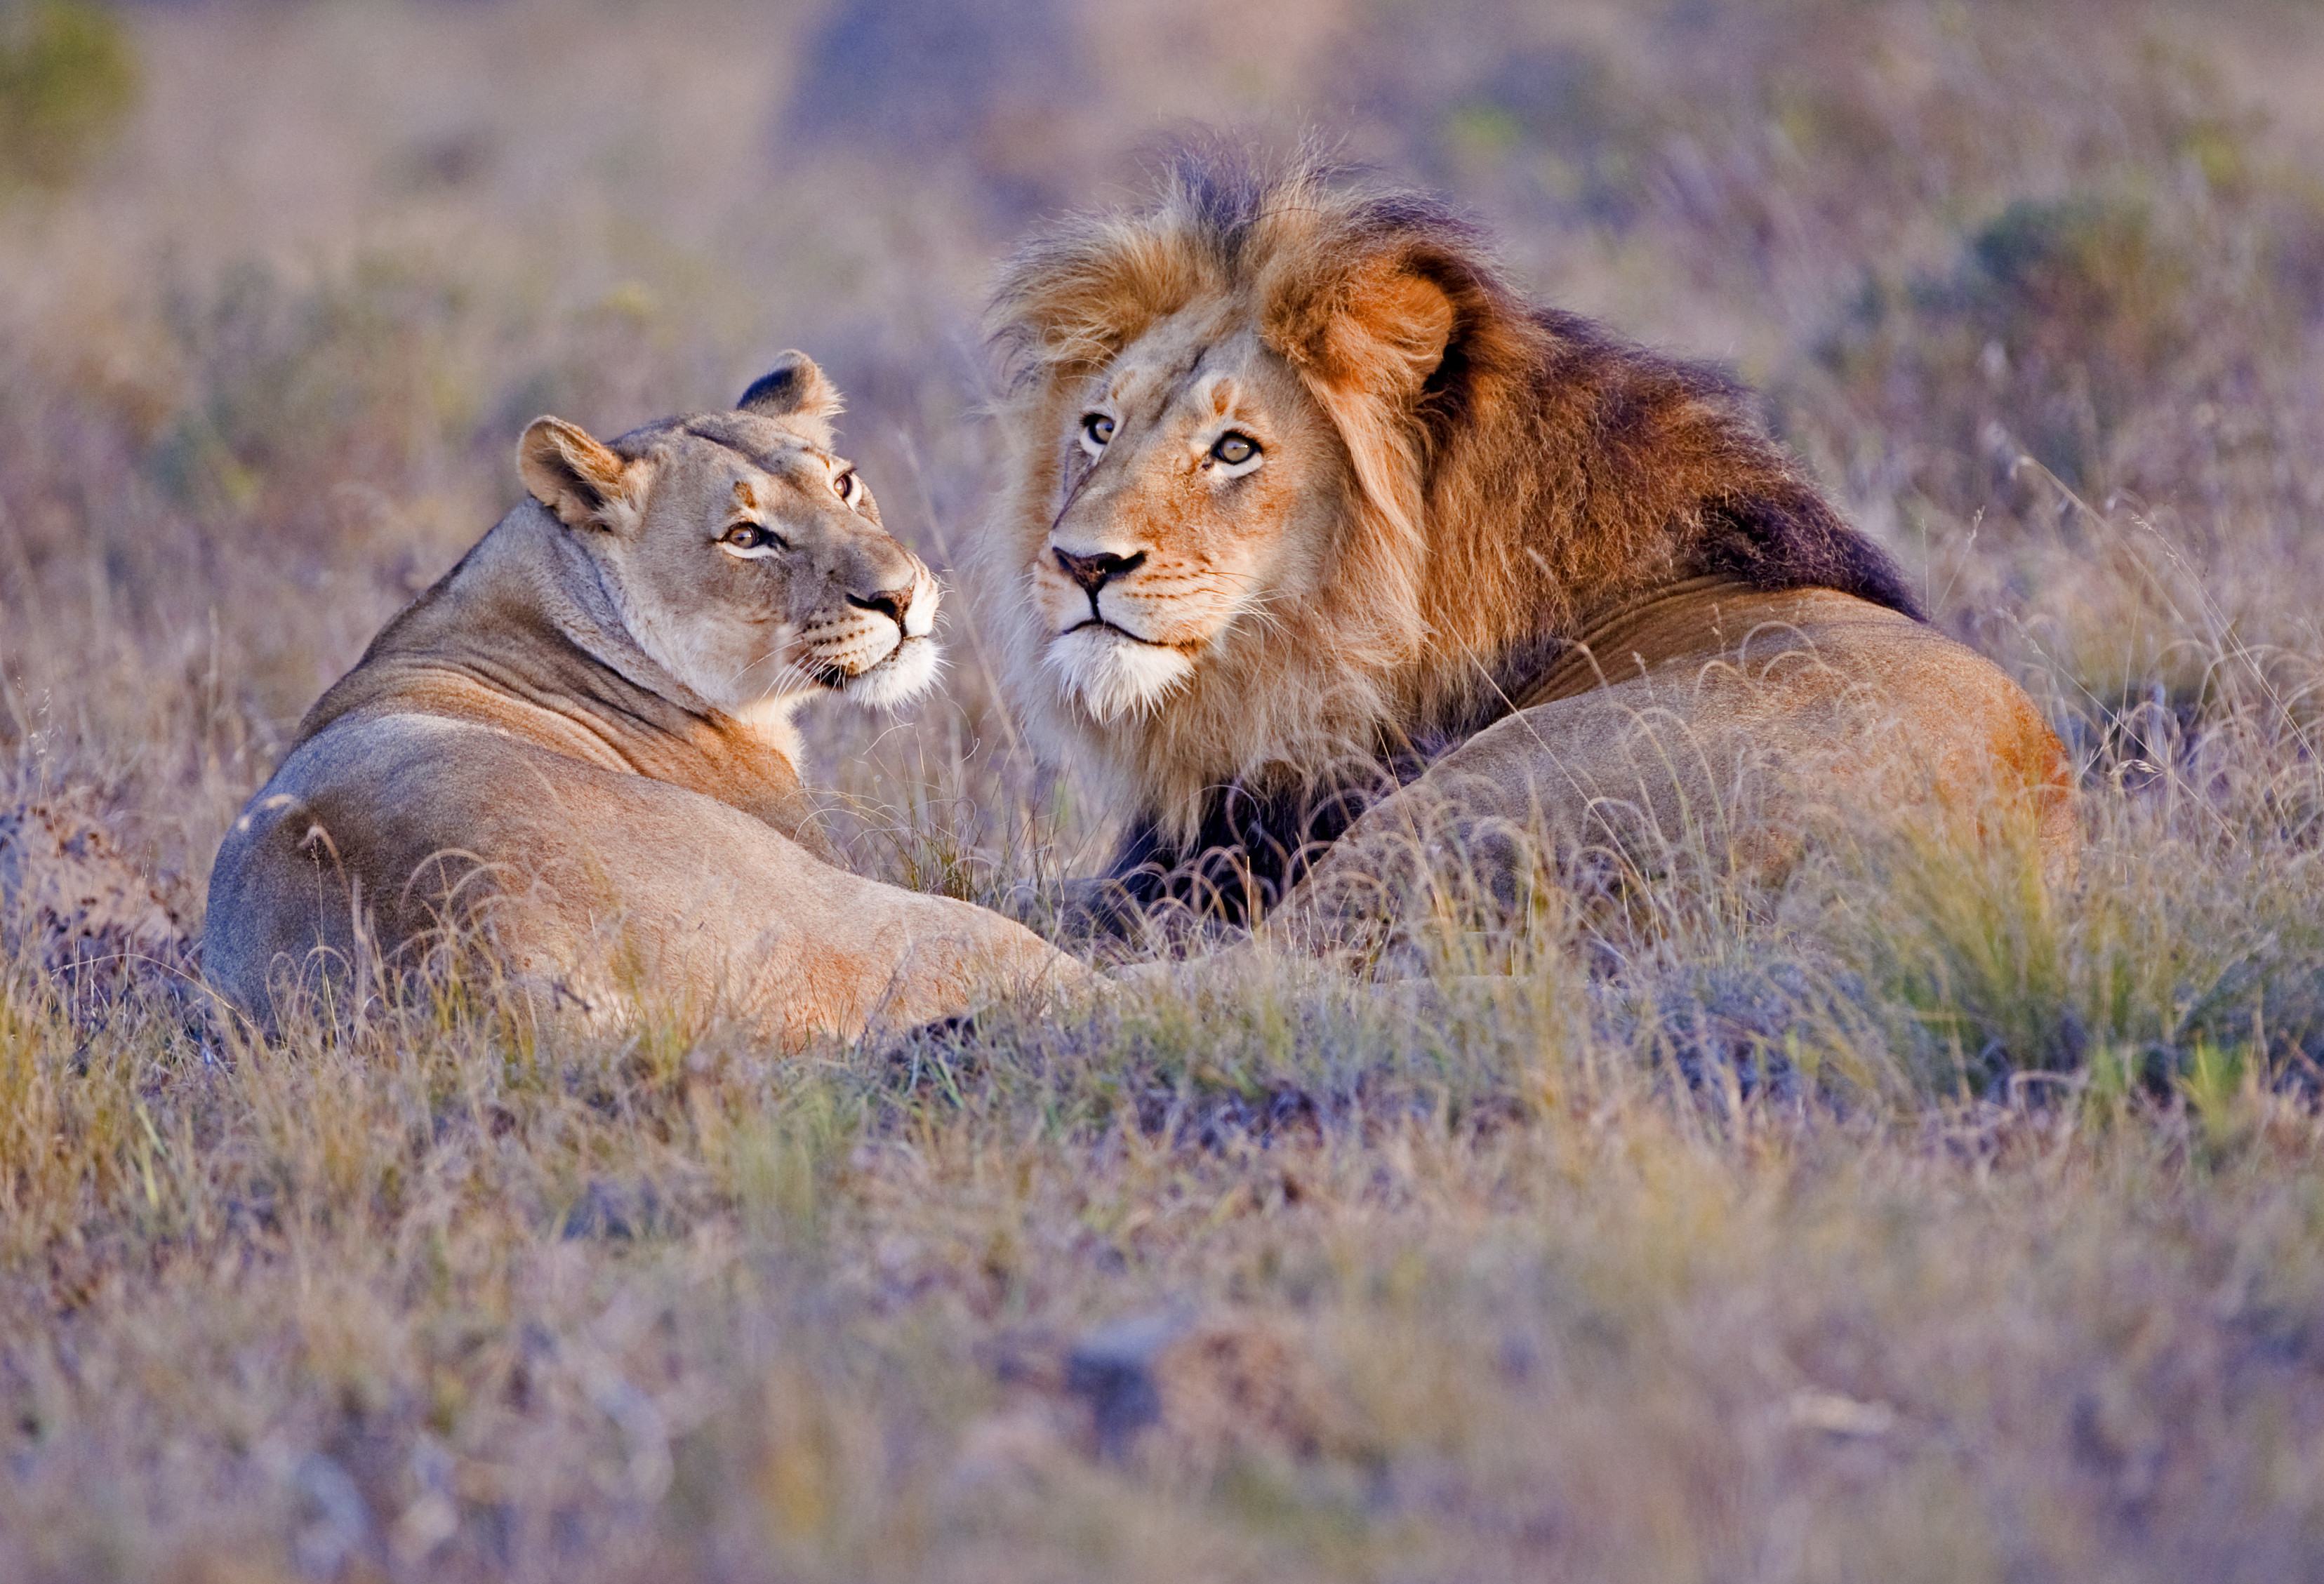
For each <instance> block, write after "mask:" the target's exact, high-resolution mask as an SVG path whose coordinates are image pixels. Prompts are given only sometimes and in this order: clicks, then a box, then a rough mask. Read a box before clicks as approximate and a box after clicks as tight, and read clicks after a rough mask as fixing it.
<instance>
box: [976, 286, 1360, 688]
mask: <svg viewBox="0 0 2324 1584" xmlns="http://www.w3.org/2000/svg"><path fill="white" fill-rule="evenodd" d="M1072 397H1073V399H1072V400H1071V401H1068V402H1066V403H1065V405H1064V406H1063V407H1062V408H1061V409H1060V410H1059V411H1060V416H1061V417H1062V419H1063V423H1062V428H1061V432H1059V433H1058V434H1057V435H1056V437H1055V444H1056V459H1057V460H1056V468H1057V502H1056V504H1057V510H1056V515H1055V517H1054V518H1053V519H1052V520H1050V522H1049V523H1048V525H1047V530H1046V531H1045V532H1041V533H1040V534H1039V535H1038V537H1037V539H1032V540H1031V542H1028V543H1026V544H1024V545H1023V546H1022V547H1021V548H1022V552H1023V556H1024V561H1023V566H1024V572H1025V576H1026V578H1027V580H1028V586H1029V592H1030V597H1031V599H1032V601H1033V603H1034V605H1035V608H1036V612H1037V619H1038V621H1039V622H1040V624H1041V627H1042V629H1043V631H1042V632H1041V633H1040V635H1039V641H1040V643H1041V645H1042V662H1043V665H1044V667H1045V668H1047V670H1048V672H1049V673H1050V674H1051V676H1052V677H1054V678H1055V680H1056V683H1057V684H1058V686H1059V687H1060V688H1061V690H1062V691H1063V692H1064V693H1065V695H1066V697H1067V698H1068V699H1070V700H1071V701H1072V702H1073V703H1074V705H1077V706H1078V707H1079V708H1080V709H1081V710H1082V711H1083V712H1084V713H1085V714H1087V715H1088V716H1089V717H1090V718H1091V719H1092V720H1093V721H1096V722H1099V723H1105V722H1109V721H1111V720H1114V719H1115V718H1117V717H1120V716H1122V715H1126V714H1143V713H1145V712H1148V711H1150V710H1152V709H1154V708H1156V707H1157V705H1160V703H1161V702H1162V701H1163V700H1164V699H1166V698H1167V697H1168V696H1169V695H1171V694H1173V693H1174V692H1176V691H1177V690H1178V689H1180V688H1181V687H1183V686H1185V684H1186V683H1187V682H1188V680H1189V679H1190V678H1191V677H1193V676H1194V674H1195V673H1196V672H1197V671H1198V670H1199V669H1200V668H1203V666H1205V665H1206V664H1208V663H1210V662H1211V661H1212V660H1213V659H1214V658H1215V657H1217V656H1218V655H1219V654H1220V653H1222V651H1224V650H1225V649H1228V648H1229V647H1230V646H1231V645H1234V644H1236V643H1239V642H1255V641H1259V640H1262V639H1263V638H1264V636H1265V633H1266V631H1267V630H1268V628H1269V627H1270V626H1272V627H1274V628H1276V629H1278V630H1291V629H1296V627H1298V626H1299V625H1300V624H1301V621H1302V618H1303V614H1304V607H1305V604H1306V603H1307V602H1308V601H1310V600H1311V599H1312V598H1313V596H1314V594H1315V593H1316V592H1317V591H1318V590H1319V589H1320V588H1321V587H1323V585H1325V584H1326V583H1327V582H1328V581H1329V580H1330V579H1331V578H1332V576H1333V573H1334V570H1335V568H1334V567H1333V554H1332V546H1333V535H1332V531H1331V530H1332V526H1333V519H1334V513H1333V512H1332V511H1331V510H1330V509H1329V506H1328V502H1329V501H1330V500H1331V499H1332V498H1333V496H1334V495H1335V494H1336V493H1338V492H1339V481H1340V478H1341V475H1342V472H1343V470H1344V464H1343V462H1342V453H1341V452H1340V450H1339V448H1338V446H1337V443H1336V441H1335V440H1334V438H1333V435H1332V431H1331V428H1330V426H1329V425H1328V423H1326V422H1325V421H1324V419H1323V414H1322V412H1321V411H1320V410H1319V409H1318V408H1317V406H1316V404H1315V401H1314V399H1313V398H1312V397H1311V396H1310V395H1309V394H1308V393H1307V391H1306V390H1305V387H1304V385H1303V384H1302V383H1301V382H1300V381H1299V379H1298V378H1297V376H1296V374H1295V373H1293V371H1292V370H1291V368H1290V366H1289V365H1288V364H1286V363H1285V362H1284V360H1283V359H1282V358H1281V357H1280V356H1278V355H1277V354H1276V353H1275V352H1273V351H1272V350H1270V349H1269V348H1268V346H1267V345H1265V344H1264V343H1263V342H1262V341H1261V340H1260V338H1259V335H1258V334H1257V332H1256V330H1255V329H1254V328H1252V327H1251V326H1250V324H1249V323H1248V322H1244V323H1238V322H1237V321H1236V318H1235V317H1234V315H1233V314H1232V313H1231V312H1226V313H1213V314H1208V315H1202V314H1185V315H1180V316H1178V317H1176V318H1170V319H1167V320H1165V321H1163V322H1162V323H1160V324H1159V325H1157V326H1156V327H1154V328H1153V329H1151V330H1149V331H1148V333H1147V334H1146V335H1144V336H1140V337H1139V339H1138V340H1136V341H1135V342H1133V343H1131V344H1130V345H1129V346H1127V347H1125V348H1124V349H1123V350H1122V351H1121V352H1120V354H1119V355H1117V356H1116V357H1114V358H1113V359H1112V360H1111V362H1110V363H1109V364H1106V365H1105V366H1104V367H1102V369H1100V370H1098V371H1097V372H1096V373H1093V374H1092V375H1090V376H1089V377H1087V378H1086V379H1085V380H1084V381H1082V382H1080V385H1079V388H1078V390H1076V391H1074V392H1072ZM1035 526H1037V525H1035Z"/></svg>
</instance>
